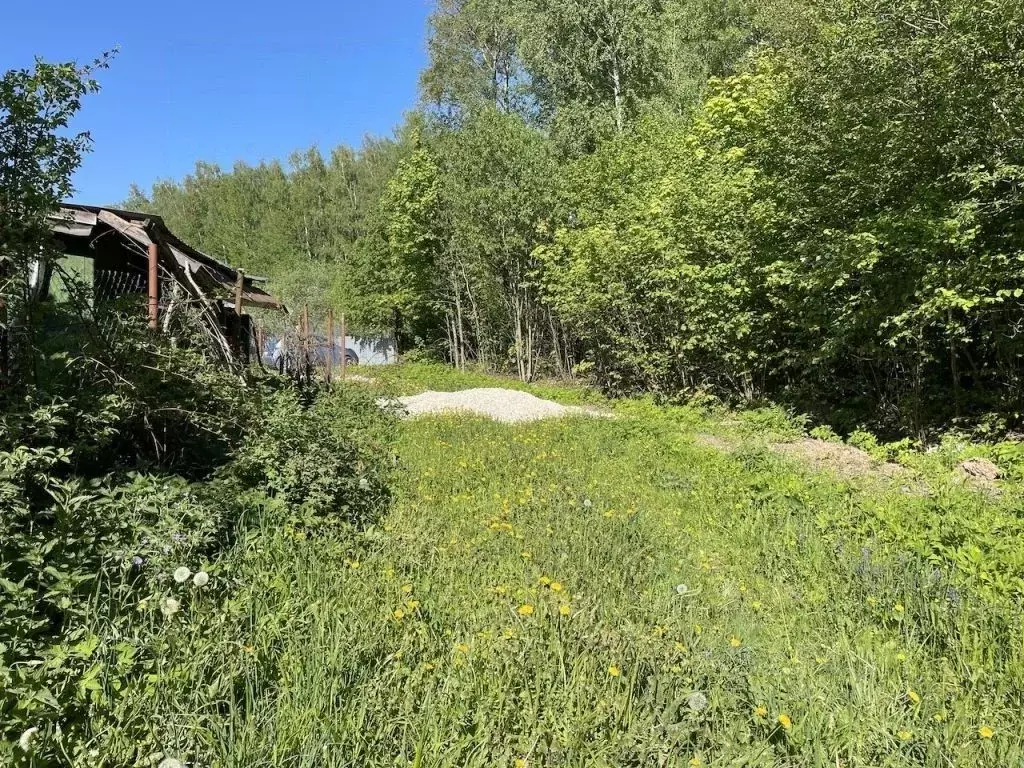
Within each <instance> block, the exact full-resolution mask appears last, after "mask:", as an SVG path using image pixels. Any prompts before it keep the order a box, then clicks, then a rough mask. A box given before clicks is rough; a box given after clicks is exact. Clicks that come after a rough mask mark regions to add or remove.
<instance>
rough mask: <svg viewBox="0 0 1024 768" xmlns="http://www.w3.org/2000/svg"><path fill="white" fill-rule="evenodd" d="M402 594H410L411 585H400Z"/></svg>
mask: <svg viewBox="0 0 1024 768" xmlns="http://www.w3.org/2000/svg"><path fill="white" fill-rule="evenodd" d="M402 592H403V593H405V594H407V595H408V594H410V593H411V592H412V584H403V585H402Z"/></svg>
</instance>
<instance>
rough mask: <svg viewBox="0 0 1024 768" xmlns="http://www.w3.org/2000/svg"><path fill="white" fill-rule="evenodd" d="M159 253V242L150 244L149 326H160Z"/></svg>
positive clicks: (154, 328)
mask: <svg viewBox="0 0 1024 768" xmlns="http://www.w3.org/2000/svg"><path fill="white" fill-rule="evenodd" d="M158 260H159V253H158V251H157V244H156V243H150V244H149V327H150V329H151V330H154V331H155V330H156V329H157V328H159V327H160V282H159V276H158V269H157V268H158Z"/></svg>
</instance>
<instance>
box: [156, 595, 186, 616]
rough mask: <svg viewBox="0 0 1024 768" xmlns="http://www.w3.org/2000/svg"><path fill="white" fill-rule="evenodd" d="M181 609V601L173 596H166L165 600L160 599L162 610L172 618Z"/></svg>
mask: <svg viewBox="0 0 1024 768" xmlns="http://www.w3.org/2000/svg"><path fill="white" fill-rule="evenodd" d="M180 610H181V603H179V602H178V601H177V600H175V599H174V598H173V597H165V598H164V599H163V600H161V601H160V612H161V613H162V614H163V615H164V616H166V617H167V618H170V617H171V616H173V615H174V614H176V613H177V612H178V611H180Z"/></svg>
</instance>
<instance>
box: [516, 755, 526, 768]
mask: <svg viewBox="0 0 1024 768" xmlns="http://www.w3.org/2000/svg"><path fill="white" fill-rule="evenodd" d="M516 768H526V761H525V760H523V758H521V757H517V758H516Z"/></svg>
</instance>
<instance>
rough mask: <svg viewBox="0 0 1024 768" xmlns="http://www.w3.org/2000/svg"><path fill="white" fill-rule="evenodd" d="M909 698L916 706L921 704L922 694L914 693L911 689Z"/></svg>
mask: <svg viewBox="0 0 1024 768" xmlns="http://www.w3.org/2000/svg"><path fill="white" fill-rule="evenodd" d="M907 698H908V699H910V700H911V701H912V702H914V703H915V704H920V703H921V694H919V693H918V692H917V691H914V690H913V689H911V688H908V689H907Z"/></svg>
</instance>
